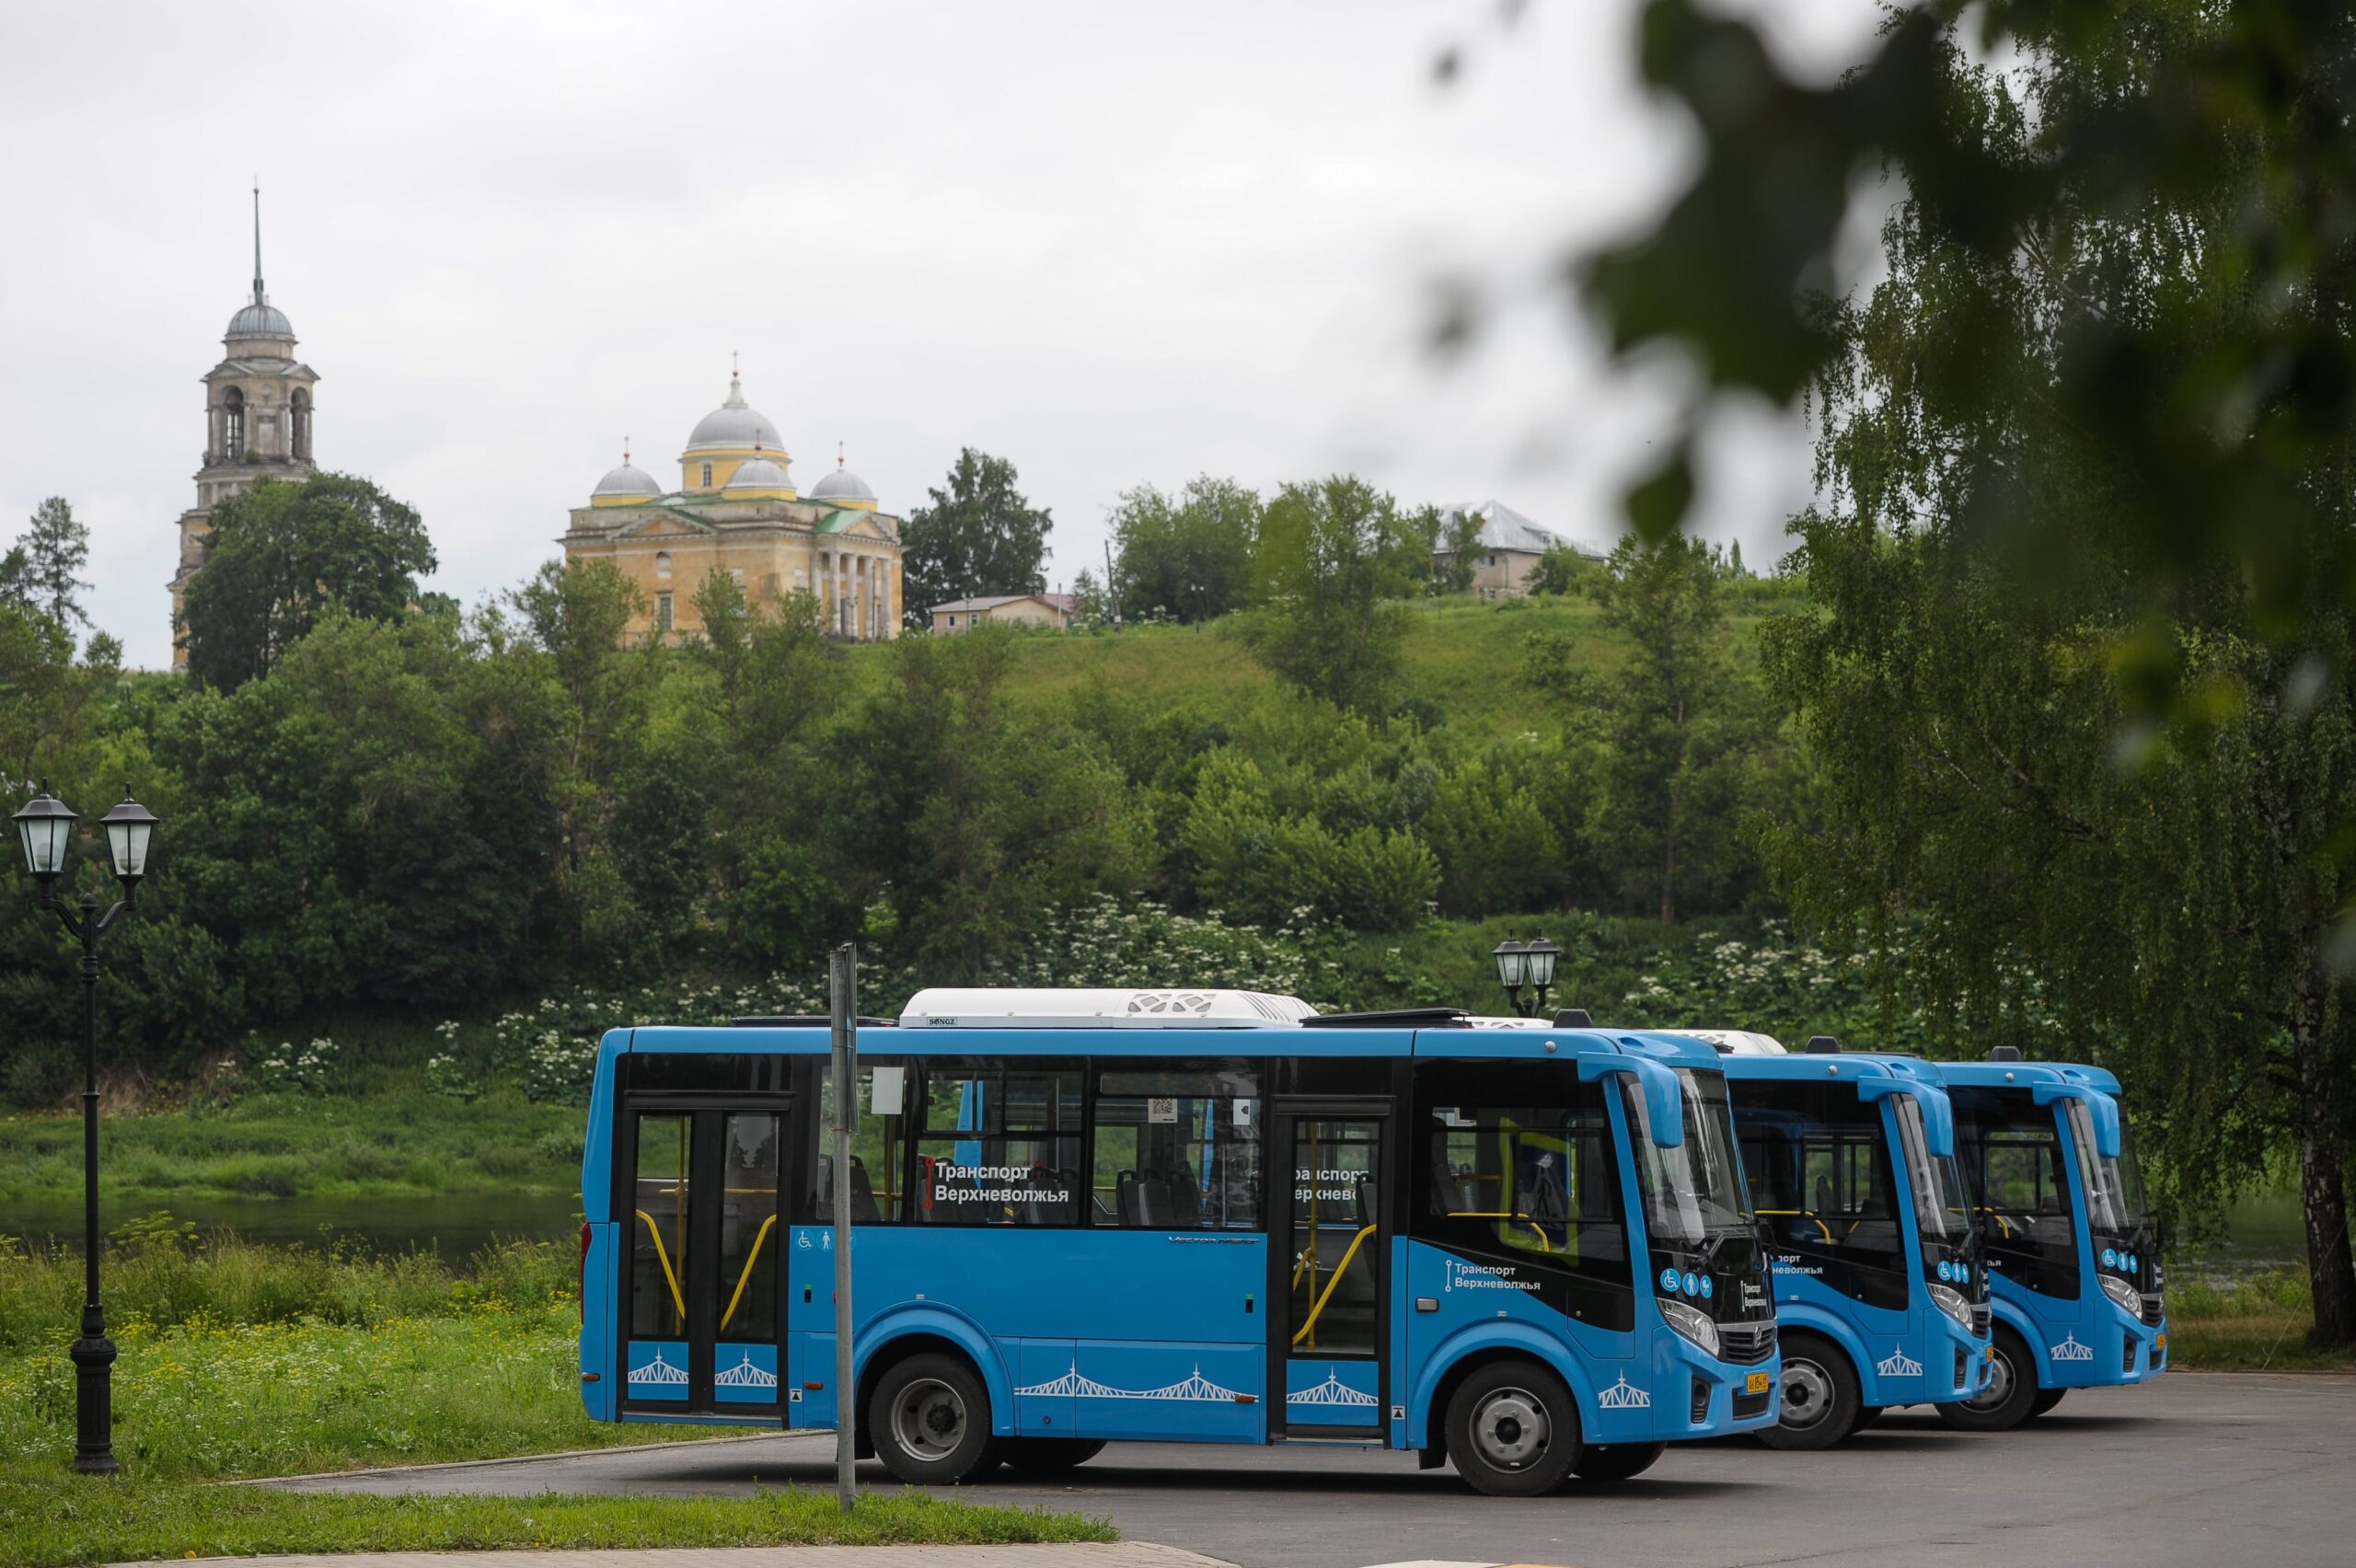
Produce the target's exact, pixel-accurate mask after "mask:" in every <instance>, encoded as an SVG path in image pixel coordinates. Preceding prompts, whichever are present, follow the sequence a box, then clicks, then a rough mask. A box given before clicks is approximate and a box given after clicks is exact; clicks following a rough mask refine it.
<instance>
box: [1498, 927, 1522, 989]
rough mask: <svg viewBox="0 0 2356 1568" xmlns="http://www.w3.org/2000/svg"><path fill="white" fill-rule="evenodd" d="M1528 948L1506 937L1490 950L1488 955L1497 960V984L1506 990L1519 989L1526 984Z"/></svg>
mask: <svg viewBox="0 0 2356 1568" xmlns="http://www.w3.org/2000/svg"><path fill="white" fill-rule="evenodd" d="M1527 951H1528V950H1527V949H1525V948H1524V947H1523V946H1522V945H1521V944H1520V943H1519V942H1518V941H1516V940H1513V939H1512V938H1511V937H1507V939H1506V940H1504V941H1501V942H1499V943H1498V944H1497V945H1496V947H1495V948H1493V949H1491V950H1490V953H1489V956H1490V957H1492V958H1494V959H1496V961H1497V984H1498V985H1500V986H1504V987H1505V988H1506V989H1507V990H1508V991H1519V990H1520V989H1521V988H1522V986H1524V985H1525V984H1527V983H1528V982H1527V979H1526V976H1527V975H1528V974H1529V970H1528V967H1527V965H1528V958H1527V956H1526V955H1527Z"/></svg>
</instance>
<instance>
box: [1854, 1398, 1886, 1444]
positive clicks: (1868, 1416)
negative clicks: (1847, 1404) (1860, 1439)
mask: <svg viewBox="0 0 2356 1568" xmlns="http://www.w3.org/2000/svg"><path fill="white" fill-rule="evenodd" d="M1888 1408H1889V1407H1888V1405H1866V1406H1865V1408H1863V1409H1862V1410H1860V1411H1858V1412H1857V1424H1856V1425H1854V1426H1852V1427H1851V1428H1849V1435H1850V1436H1852V1437H1854V1436H1855V1435H1857V1434H1858V1433H1860V1432H1863V1431H1864V1430H1865V1428H1866V1427H1868V1426H1871V1425H1872V1424H1874V1423H1875V1422H1877V1421H1879V1420H1880V1419H1881V1414H1882V1412H1884V1411H1886V1410H1888Z"/></svg>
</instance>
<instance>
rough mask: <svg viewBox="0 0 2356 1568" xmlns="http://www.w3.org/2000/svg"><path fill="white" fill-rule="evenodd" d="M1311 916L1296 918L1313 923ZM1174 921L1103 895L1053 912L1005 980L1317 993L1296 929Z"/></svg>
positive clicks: (1146, 903)
mask: <svg viewBox="0 0 2356 1568" xmlns="http://www.w3.org/2000/svg"><path fill="white" fill-rule="evenodd" d="M1309 914H1310V911H1309V910H1308V909H1306V908H1302V909H1299V910H1297V911H1295V918H1296V920H1306V919H1307V918H1308V917H1309ZM1310 971H1311V965H1310V963H1309V961H1308V960H1307V959H1306V958H1305V957H1304V956H1303V952H1302V942H1301V938H1300V935H1299V933H1297V932H1296V931H1295V930H1294V929H1293V928H1292V927H1291V926H1289V925H1288V926H1287V927H1286V928H1284V929H1283V930H1280V931H1268V930H1265V929H1263V928H1260V927H1257V926H1228V925H1222V924H1220V922H1219V921H1218V912H1217V911H1216V910H1214V911H1212V915H1211V917H1210V918H1207V919H1196V918H1195V917H1192V916H1187V915H1179V914H1174V913H1172V911H1170V910H1169V909H1166V908H1164V907H1162V906H1161V905H1159V904H1155V903H1153V902H1151V901H1150V900H1146V899H1140V900H1138V902H1136V903H1134V904H1124V903H1123V902H1122V901H1121V900H1119V899H1117V898H1114V897H1113V896H1112V895H1111V894H1098V895H1097V896H1096V897H1094V898H1092V899H1091V900H1089V901H1088V902H1087V903H1084V904H1077V905H1072V906H1071V907H1069V908H1063V909H1051V910H1049V911H1048V912H1047V914H1046V917H1045V918H1044V919H1043V920H1041V922H1040V924H1039V928H1038V931H1037V933H1036V935H1034V937H1033V939H1032V940H1031V942H1030V945H1029V946H1028V947H1026V948H1025V949H1024V950H1023V951H1022V955H1021V956H1020V957H1019V958H1017V959H1016V960H1015V961H1014V963H1012V964H1011V965H1010V966H1009V967H1008V969H1007V971H1006V973H1005V974H1001V975H999V977H998V979H999V983H1000V984H1002V985H1008V986H1216V987H1218V988H1219V989H1222V990H1236V991H1273V992H1276V993H1277V994H1279V995H1283V996H1306V995H1307V993H1308V991H1309V990H1311V989H1314V988H1315V986H1314V984H1313V980H1314V977H1313V976H1312V975H1311V972H1310Z"/></svg>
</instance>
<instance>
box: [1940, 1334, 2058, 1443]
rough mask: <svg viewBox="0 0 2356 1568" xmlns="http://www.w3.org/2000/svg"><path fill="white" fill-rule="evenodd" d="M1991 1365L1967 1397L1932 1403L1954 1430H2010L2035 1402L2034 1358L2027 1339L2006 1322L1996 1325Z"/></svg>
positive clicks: (2026, 1415)
mask: <svg viewBox="0 0 2356 1568" xmlns="http://www.w3.org/2000/svg"><path fill="white" fill-rule="evenodd" d="M1994 1349H1995V1352H1996V1355H1995V1366H1994V1367H1993V1368H1992V1370H1991V1373H1990V1376H1989V1378H1988V1386H1987V1387H1986V1388H1985V1389H1981V1391H1980V1392H1978V1393H1976V1394H1974V1395H1972V1397H1971V1398H1969V1399H1968V1400H1958V1401H1955V1402H1954V1403H1952V1404H1941V1405H1933V1406H1932V1407H1931V1408H1932V1409H1933V1410H1935V1411H1937V1412H1939V1419H1940V1420H1941V1421H1944V1422H1946V1424H1948V1425H1949V1426H1952V1427H1954V1428H1955V1429H1956V1430H1957V1431H1958V1432H2010V1431H2011V1430H2012V1429H2013V1428H2014V1427H2015V1426H2018V1425H2019V1424H2021V1423H2022V1422H2024V1421H2027V1419H2028V1418H2029V1414H2030V1409H2029V1407H2030V1406H2032V1405H2034V1404H2035V1403H2036V1402H2037V1392H2038V1390H2037V1357H2036V1356H2034V1355H2030V1354H2029V1348H2028V1342H2027V1340H2025V1339H2023V1338H2021V1336H2020V1335H2019V1334H2017V1333H2015V1332H2014V1331H2013V1328H2012V1326H2011V1325H2010V1324H2008V1323H1999V1324H1997V1325H1996V1338H1995V1344H1994Z"/></svg>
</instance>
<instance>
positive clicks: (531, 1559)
mask: <svg viewBox="0 0 2356 1568" xmlns="http://www.w3.org/2000/svg"><path fill="white" fill-rule="evenodd" d="M191 1561H193V1563H195V1568H207V1563H240V1565H245V1568H252V1563H254V1561H261V1563H264V1568H1228V1565H1225V1563H1218V1561H1213V1559H1208V1556H1196V1554H1192V1551H1178V1550H1175V1547H1148V1544H1143V1542H1122V1544H1114V1547H1089V1544H1072V1547H678V1550H669V1551H349V1554H341V1556H335V1554H316V1556H311V1554H304V1556H269V1559H249V1556H201V1559H184V1556H174V1559H163V1561H153V1563H122V1565H121V1568H189V1565H191Z"/></svg>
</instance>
